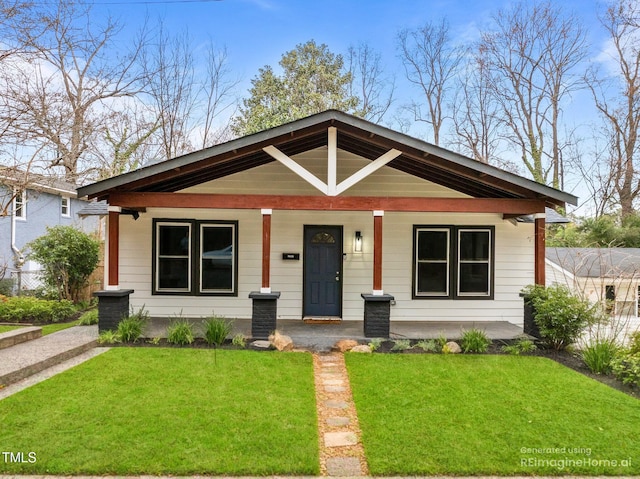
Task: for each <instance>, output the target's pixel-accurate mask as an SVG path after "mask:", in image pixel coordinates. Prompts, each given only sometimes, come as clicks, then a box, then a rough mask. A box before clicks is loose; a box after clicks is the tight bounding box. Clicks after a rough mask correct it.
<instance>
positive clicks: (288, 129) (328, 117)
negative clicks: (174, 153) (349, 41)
mask: <svg viewBox="0 0 640 479" xmlns="http://www.w3.org/2000/svg"><path fill="white" fill-rule="evenodd" d="M323 124H325V126H331V125H334V124H335V126H339V125H340V124H342V125H344V126H346V127H351V128H355V129H358V130H361V131H365V132H368V133H369V136H371V137H381V138H384V139H386V140H388V141H391V142H394V143H399V144H401V145H404V146H405V147H406V148H408V149H414V150H419V151H421V152H423V153H424V155H423V156H425V157H426V158H427V159H428V158H429V157H430V156H434V157H436V158H441V159H442V160H444V161H445V162H448V163H450V164H451V166H452V167H453V168H455V167H458V168H463V169H466V170H469V171H473V172H474V173H475V174H477V175H478V176H479V177H481V178H482V177H490V178H494V179H495V180H496V181H497V182H505V183H510V184H512V185H515V186H517V187H518V188H522V189H524V190H528V191H530V192H532V193H533V194H535V195H538V196H539V197H540V199H544V198H548V199H549V200H551V202H552V203H556V204H557V203H569V204H572V205H576V204H577V201H578V199H577V197H576V196H574V195H572V194H569V193H566V192H563V191H560V190H557V189H555V188H551V187H549V186H546V185H542V184H540V183H536V182H535V181H532V180H529V179H527V178H523V177H521V176H518V175H515V174H513V173H509V172H507V171H504V170H501V169H500V168H496V167H494V166H491V165H487V164H485V163H481V162H478V161H476V160H473V159H471V158H467V157H465V156H463V155H460V154H458V153H454V152H452V151H449V150H446V149H444V148H441V147H438V146H436V145H433V144H431V143H427V142H425V141H423V140H419V139H417V138H413V137H411V136H408V135H405V134H403V133H399V132H397V131H394V130H391V129H389V128H386V127H384V126H380V125H376V124H374V123H371V122H369V121H366V120H363V119H362V118H358V117H355V116H353V115H349V114H346V113H343V112H340V111H336V110H328V111H325V112H322V113H318V114H316V115H312V116H309V117H306V118H302V119H300V120H296V121H293V122H290V123H286V124H284V125H280V126H277V127H275V128H271V129H269V130H265V131H262V132H259V133H254V134H252V135H248V136H244V137H242V138H238V139H235V140H231V141H229V142H226V143H222V144H220V145H216V146H212V147H210V148H206V149H203V150H199V151H196V152H193V153H189V154H187V155H184V156H180V157H177V158H173V159H170V160H167V161H163V162H161V163H157V164H154V165H150V166H147V167H144V168H140V169H138V170H136V171H132V172H130V173H125V174H123V175H119V176H116V177H113V178H109V179H107V180H103V181H99V182H97V183H93V184H91V185H87V186H84V187H82V188H79V189H78V195H79V196H81V197H83V196H88V197H98V198H103V197H106V196H108V194H109V192H110V191H114V190H116V189H119V188H121V187H125V186H126V185H129V184H131V183H134V182H138V181H143V180H145V179H148V178H151V177H153V176H154V175H162V174H164V175H166V174H167V173H170V172H171V171H172V170H175V171H178V170H180V169H182V168H184V167H186V166H189V165H193V164H194V163H198V162H201V161H205V160H207V159H209V158H212V157H217V156H220V155H229V154H233V153H234V152H236V151H238V150H243V149H250V148H252V147H255V148H258V147H261V144H264V145H267V144H269V143H271V142H272V141H273V140H274V139H276V138H280V139H281V140H282V138H283V137H286V136H287V135H290V136H292V137H293V135H294V133H297V135H296V138H300V133H304V131H305V130H307V129H309V130H314V131H315V130H317V129H318V127H322V126H323ZM452 174H453V173H452Z"/></svg>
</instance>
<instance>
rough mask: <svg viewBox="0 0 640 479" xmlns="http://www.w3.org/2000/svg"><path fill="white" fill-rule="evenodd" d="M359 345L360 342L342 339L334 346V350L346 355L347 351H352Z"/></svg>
mask: <svg viewBox="0 0 640 479" xmlns="http://www.w3.org/2000/svg"><path fill="white" fill-rule="evenodd" d="M357 345H358V341H354V340H353V339H341V340H340V341H338V342H337V343H336V344H335V345H334V346H333V348H334V349H336V350H338V351H340V352H341V353H345V352H347V351H351V350H352V349H353V348H355V347H356V346H357Z"/></svg>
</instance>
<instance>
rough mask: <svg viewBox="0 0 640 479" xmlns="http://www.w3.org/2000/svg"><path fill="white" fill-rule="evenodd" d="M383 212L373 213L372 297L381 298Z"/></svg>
mask: <svg viewBox="0 0 640 479" xmlns="http://www.w3.org/2000/svg"><path fill="white" fill-rule="evenodd" d="M383 216H384V211H381V210H376V211H374V212H373V292H372V294H373V295H374V296H381V295H383V294H384V292H383V291H382V217H383Z"/></svg>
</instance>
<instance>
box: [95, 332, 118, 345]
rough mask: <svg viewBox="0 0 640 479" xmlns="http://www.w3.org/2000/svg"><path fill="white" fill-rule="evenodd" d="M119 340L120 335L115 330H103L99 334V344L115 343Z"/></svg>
mask: <svg viewBox="0 0 640 479" xmlns="http://www.w3.org/2000/svg"><path fill="white" fill-rule="evenodd" d="M119 342H120V336H119V335H118V333H117V332H115V331H111V330H107V331H102V332H101V333H100V335H99V336H98V344H115V343H119Z"/></svg>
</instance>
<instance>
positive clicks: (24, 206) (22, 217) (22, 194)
mask: <svg viewBox="0 0 640 479" xmlns="http://www.w3.org/2000/svg"><path fill="white" fill-rule="evenodd" d="M18 196H20V209H21V214H20V215H19V216H18ZM13 214H14V216H15V218H16V219H17V220H21V221H26V219H27V190H22V191H16V192H15V193H14V197H13Z"/></svg>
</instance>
